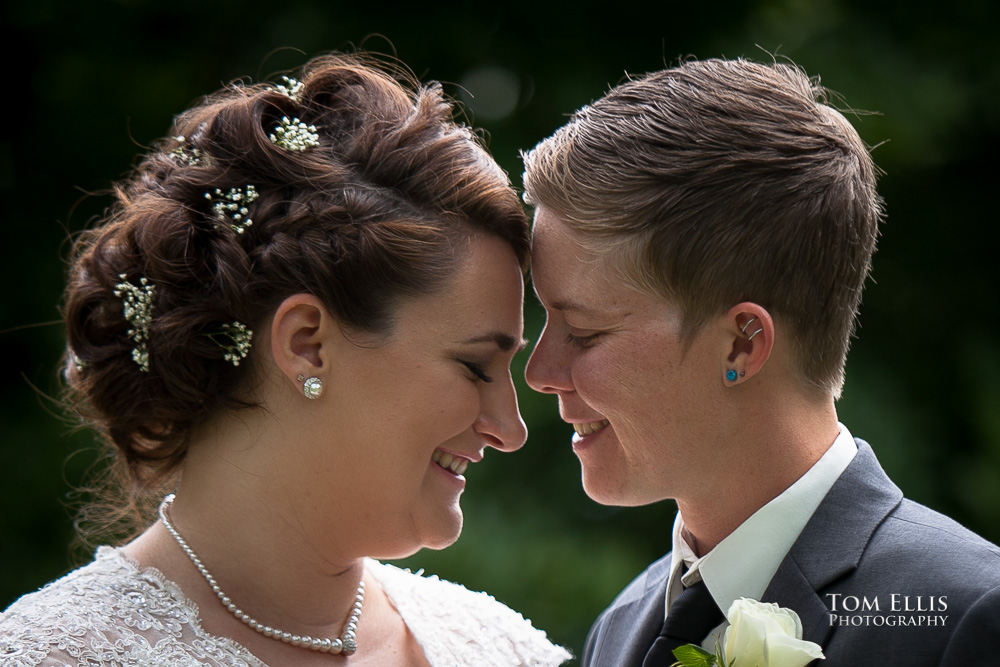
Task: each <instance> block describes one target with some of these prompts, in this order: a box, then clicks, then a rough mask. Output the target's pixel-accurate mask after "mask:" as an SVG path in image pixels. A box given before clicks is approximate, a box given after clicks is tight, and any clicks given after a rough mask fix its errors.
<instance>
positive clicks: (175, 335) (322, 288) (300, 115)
mask: <svg viewBox="0 0 1000 667" xmlns="http://www.w3.org/2000/svg"><path fill="white" fill-rule="evenodd" d="M300 78H301V81H300V82H299V83H300V84H301V87H300V88H299V87H298V86H297V85H296V82H295V81H294V80H291V81H286V83H287V86H279V85H269V84H255V85H249V84H233V85H231V86H228V87H226V88H225V89H223V90H221V91H220V92H218V93H216V94H214V95H212V96H210V97H207V98H205V100H204V101H203V102H202V103H201V104H199V105H198V106H196V107H194V108H192V109H190V110H188V111H186V112H185V113H183V114H181V115H179V116H178V117H177V118H176V119H175V121H174V124H173V127H172V129H171V131H170V135H169V136H168V137H167V138H166V139H164V140H162V141H160V142H159V143H158V144H157V146H156V147H154V149H153V150H151V151H149V152H148V154H146V155H145V156H144V157H142V159H141V161H140V162H139V163H138V165H137V166H136V168H135V169H134V170H133V172H132V173H131V174H130V175H129V176H128V177H127V178H126V179H125V180H124V181H123V182H121V183H119V184H118V185H117V186H116V191H115V193H116V203H115V205H114V207H113V209H112V210H111V211H110V213H109V214H108V215H107V217H106V219H104V220H102V221H101V222H100V223H99V224H98V225H96V226H95V227H94V228H92V229H89V230H88V231H85V232H84V233H83V234H82V235H81V236H80V237H79V239H78V241H77V242H76V244H75V248H74V253H73V259H72V264H71V266H70V269H69V275H68V284H67V288H66V293H65V307H64V310H65V323H66V330H67V337H68V354H67V362H66V364H65V369H64V375H65V378H66V383H67V389H68V391H67V393H68V400H69V403H70V405H71V406H72V407H73V409H75V410H76V411H77V412H78V413H79V414H80V415H82V416H83V418H84V419H85V420H86V421H87V422H89V423H90V425H92V426H93V427H95V428H96V429H97V430H98V431H99V432H100V433H101V434H103V435H104V436H106V439H107V440H108V441H109V442H110V443H112V444H113V446H114V448H115V449H116V450H117V454H118V456H119V459H120V461H121V462H122V464H123V465H124V469H126V470H127V474H126V475H125V476H124V478H125V479H127V480H130V481H131V482H133V483H134V484H136V486H137V487H139V488H143V487H152V486H155V485H156V484H163V483H164V481H165V480H168V479H169V478H170V476H171V474H172V473H174V472H176V470H177V469H178V467H179V464H180V462H181V461H182V460H183V457H184V455H185V453H186V451H187V446H188V442H189V439H190V434H191V432H192V429H194V428H196V427H197V426H198V425H200V424H201V423H203V422H205V421H206V420H207V419H208V418H209V417H211V416H212V415H214V414H216V413H217V412H218V411H220V410H230V409H239V408H244V407H249V406H250V403H248V399H247V398H246V397H247V396H248V393H247V391H246V389H247V385H248V383H249V382H250V381H251V380H250V378H251V377H252V376H251V375H250V373H251V370H252V369H251V368H250V367H252V364H250V363H247V364H241V365H238V366H234V365H233V364H232V363H229V362H227V361H226V360H225V359H224V358H223V357H224V354H225V353H226V351H225V350H224V349H223V348H222V347H220V345H219V344H218V335H217V334H213V332H218V331H219V330H220V327H222V326H223V325H225V324H226V323H230V322H241V323H245V324H246V325H247V326H249V327H250V328H251V329H256V330H258V331H266V330H267V329H269V327H270V318H271V317H272V316H273V313H274V310H275V308H276V307H277V306H278V304H280V303H281V301H283V300H284V299H285V298H287V297H288V296H290V295H292V294H296V293H309V294H313V295H315V296H316V297H317V298H319V299H320V300H321V301H322V302H323V304H324V305H325V306H326V307H327V308H329V310H330V312H331V313H332V314H333V315H334V316H335V317H336V318H337V320H338V322H339V323H340V324H341V326H343V327H345V328H346V329H347V330H352V331H356V332H361V333H373V334H388V333H391V331H392V328H393V321H394V320H393V317H394V313H395V309H396V307H397V306H398V304H399V303H400V302H401V301H403V300H405V299H408V298H413V297H416V296H419V295H425V294H429V293H433V292H434V291H435V290H438V289H440V288H442V287H443V286H444V284H445V281H446V280H447V279H448V278H449V277H451V276H453V275H454V272H455V271H456V269H457V267H458V266H459V265H460V263H461V262H462V260H463V258H465V257H466V256H467V255H468V251H469V247H470V246H469V243H470V239H471V238H472V237H474V236H475V235H489V236H494V237H498V238H500V239H502V240H504V241H506V242H507V243H508V244H509V246H510V247H511V249H512V250H513V252H514V253H515V255H516V257H517V259H518V260H519V262H520V264H521V266H522V269H526V267H527V263H528V243H529V241H528V221H527V219H526V217H525V215H524V210H523V207H522V204H521V202H520V200H519V199H518V197H517V195H516V193H515V192H514V191H513V190H512V189H511V187H510V185H509V179H508V178H507V175H506V174H505V173H504V172H503V171H502V170H501V169H500V168H499V167H498V165H497V164H496V163H495V162H494V161H493V159H492V158H491V157H490V156H489V155H488V154H487V152H486V151H485V149H484V148H483V147H482V145H481V143H480V141H479V140H478V138H477V137H476V136H475V135H474V134H473V133H472V132H471V131H470V130H469V129H468V128H466V127H464V126H462V125H460V124H458V123H456V122H455V121H454V120H453V107H452V105H451V103H450V101H449V100H448V99H447V98H446V97H445V96H444V94H443V93H442V90H441V88H440V86H439V85H437V84H431V85H426V86H421V85H419V84H418V83H417V82H416V81H414V80H413V79H412V77H410V76H409V75H407V74H405V73H403V72H402V70H401V68H399V67H396V66H394V65H392V64H391V63H388V62H384V61H380V60H376V59H374V58H373V57H371V56H363V55H331V56H323V57H320V58H317V59H314V60H312V61H310V62H309V63H308V64H307V65H306V66H305V67H304V69H303V71H302V73H301V75H300ZM283 117H287V118H289V119H293V118H294V119H298V120H299V122H301V123H303V124H306V125H312V126H315V133H316V134H317V135H318V138H317V141H318V144H317V145H311V146H308V147H307V148H306V149H305V150H289V149H288V148H287V147H282V146H280V145H278V144H276V143H275V142H274V141H273V140H272V139H271V138H270V135H271V134H273V133H274V132H275V131H276V128H277V127H278V126H279V124H280V123H281V119H282V118H283ZM247 185H253V186H254V187H255V189H256V192H257V193H258V198H257V199H256V200H255V201H253V202H252V203H249V204H248V213H247V217H249V218H250V219H251V220H252V224H251V225H248V226H244V227H243V230H242V232H241V233H237V232H236V231H235V230H234V229H231V228H230V226H229V225H228V224H220V223H219V220H218V218H217V217H216V216H215V214H214V212H213V209H212V200H211V199H209V198H207V197H206V195H208V196H211V193H214V192H215V191H216V189H219V190H220V191H222V192H226V191H229V190H230V189H231V188H245V187H246V186H247ZM144 278H145V279H147V280H148V281H149V283H150V284H152V285H155V295H154V297H153V300H152V304H151V305H152V313H153V317H152V319H151V322H150V324H149V330H148V335H147V336H146V346H147V348H148V369H146V370H144V369H142V368H140V366H139V365H137V363H136V362H135V360H134V359H133V357H132V356H131V352H132V350H133V348H134V346H135V343H134V341H133V340H132V339H131V338H130V336H129V329H130V328H131V323H130V322H129V321H128V320H127V319H126V317H123V302H122V298H120V297H119V296H116V293H115V292H116V285H120V284H121V282H122V280H123V279H124V280H128V281H129V282H130V283H131V284H133V285H139V284H140V281H141V280H142V279H144ZM254 354H255V352H254V351H253V350H251V352H250V358H249V361H251V362H252V361H253V355H254Z"/></svg>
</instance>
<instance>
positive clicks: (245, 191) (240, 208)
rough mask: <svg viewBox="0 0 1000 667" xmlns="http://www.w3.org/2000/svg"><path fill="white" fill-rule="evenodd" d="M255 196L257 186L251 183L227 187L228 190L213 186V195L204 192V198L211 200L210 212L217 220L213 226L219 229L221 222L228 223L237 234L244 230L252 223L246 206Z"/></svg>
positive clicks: (254, 199)
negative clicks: (238, 186)
mask: <svg viewBox="0 0 1000 667" xmlns="http://www.w3.org/2000/svg"><path fill="white" fill-rule="evenodd" d="M257 196H258V195H257V188H255V187H254V186H252V185H248V186H246V187H245V188H229V192H223V191H222V190H220V189H219V188H215V194H214V195H213V194H212V193H210V192H206V193H205V199H207V200H209V201H210V202H212V212H213V213H214V214H215V218H216V220H218V221H219V222H217V223H216V224H215V228H216V229H219V228H220V227H221V226H222V224H221V223H228V224H229V228H230V229H232V230H233V231H234V232H236V233H237V234H242V233H243V232H244V231H246V228H247V227H249V226H250V225H252V224H253V220H251V219H250V216H249V213H250V210H249V209H248V208H247V206H248V205H250V204H252V203H253V202H254V201H256V199H257Z"/></svg>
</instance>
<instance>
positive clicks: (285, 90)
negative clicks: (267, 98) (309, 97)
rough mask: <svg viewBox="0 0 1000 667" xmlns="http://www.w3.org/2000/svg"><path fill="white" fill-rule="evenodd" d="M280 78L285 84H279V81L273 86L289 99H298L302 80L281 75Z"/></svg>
mask: <svg viewBox="0 0 1000 667" xmlns="http://www.w3.org/2000/svg"><path fill="white" fill-rule="evenodd" d="M281 80H282V81H284V82H285V84H287V85H284V86H283V85H281V84H280V83H279V84H278V85H276V86H275V87H274V89H275V90H277V91H278V92H279V93H281V94H282V95H285V96H286V97H288V98H289V99H292V100H295V101H296V102H298V101H299V93H301V92H302V82H301V81H299V80H298V79H293V78H291V77H287V76H283V77H281Z"/></svg>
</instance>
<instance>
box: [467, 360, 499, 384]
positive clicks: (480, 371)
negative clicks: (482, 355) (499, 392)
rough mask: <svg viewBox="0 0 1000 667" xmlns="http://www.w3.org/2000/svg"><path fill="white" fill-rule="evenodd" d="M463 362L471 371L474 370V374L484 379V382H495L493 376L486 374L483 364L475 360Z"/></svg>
mask: <svg viewBox="0 0 1000 667" xmlns="http://www.w3.org/2000/svg"><path fill="white" fill-rule="evenodd" d="M460 361H462V360H460ZM462 364H463V365H464V366H465V367H466V368H468V369H469V370H470V371H472V374H473V375H475V376H476V377H477V378H478V379H480V380H482V381H483V382H493V378H492V377H491V376H489V375H487V374H486V370H485V369H484V368H483V366H482V364H479V363H476V362H474V361H462Z"/></svg>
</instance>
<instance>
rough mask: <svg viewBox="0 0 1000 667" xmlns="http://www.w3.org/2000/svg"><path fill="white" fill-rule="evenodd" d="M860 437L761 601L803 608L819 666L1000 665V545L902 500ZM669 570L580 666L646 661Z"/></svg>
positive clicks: (605, 619)
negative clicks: (855, 451) (820, 656)
mask: <svg viewBox="0 0 1000 667" xmlns="http://www.w3.org/2000/svg"><path fill="white" fill-rule="evenodd" d="M857 444H858V455H857V456H856V457H855V458H854V460H853V461H852V462H851V464H850V465H849V466H848V467H847V469H846V470H845V471H844V472H843V474H842V475H841V476H840V478H839V479H838V480H837V482H836V483H835V484H834V485H833V488H831V489H830V492H829V493H828V494H827V496H826V498H824V500H823V502H822V503H821V504H820V506H819V507H818V508H817V509H816V512H815V513H814V514H813V516H812V518H811V519H810V520H809V522H808V523H807V524H806V527H805V529H803V531H802V534H801V535H799V538H798V540H796V542H795V544H794V545H793V546H792V548H791V550H790V551H789V552H788V554H787V555H786V556H785V558H784V560H783V561H782V563H781V566H780V567H779V568H778V571H777V572H776V573H775V575H774V577H773V578H772V579H771V583H770V584H769V585H768V587H767V590H766V591H765V592H764V595H763V601H764V602H774V603H777V604H779V605H781V606H782V607H788V608H791V609H794V610H795V611H796V612H797V613H798V615H799V617H800V618H801V619H802V627H803V638H804V639H807V640H809V641H812V642H816V643H817V644H819V645H820V646H822V647H823V652H824V654H825V655H826V660H823V661H817V662H816V663H815V664H817V665H821V667H836V666H841V665H843V666H845V667H846V666H848V665H849V666H851V667H858V666H865V665H900V666H901V667H915V666H920V665H927V666H930V665H944V666H948V667H951V666H954V667H958V666H959V665H961V666H963V667H967V666H969V665H993V666H996V665H1000V548H998V547H997V546H996V545H993V544H990V543H989V542H987V541H986V540H984V539H983V538H981V537H979V536H978V535H976V534H975V533H972V532H971V531H969V530H966V529H965V528H963V527H962V526H961V525H959V524H958V523H956V522H955V521H952V520H951V519H949V518H948V517H946V516H943V515H941V514H938V513H937V512H934V511H933V510H930V509H928V508H926V507H924V506H922V505H919V504H917V503H914V502H912V501H909V500H906V499H904V498H903V494H902V492H901V491H900V490H899V488H898V487H897V486H896V485H895V484H893V483H892V481H891V480H890V479H889V478H888V477H887V476H886V474H885V472H884V471H883V470H882V467H881V466H880V465H879V463H878V460H877V459H876V458H875V454H874V453H873V452H872V450H871V447H869V446H868V444H867V443H866V442H864V441H862V440H857ZM669 570H670V554H667V555H666V556H664V557H663V558H661V559H660V560H658V561H656V562H655V563H653V564H652V565H650V566H649V567H648V568H647V569H646V571H645V572H643V573H642V574H640V575H639V576H638V577H636V578H635V579H634V580H633V581H632V583H630V584H629V585H628V586H627V587H626V588H625V590H623V591H622V592H621V593H620V594H619V596H618V597H617V598H616V599H615V601H614V602H612V603H611V606H609V607H608V608H607V609H606V610H605V611H604V612H603V613H602V614H601V616H600V617H599V618H598V619H597V621H596V622H595V623H594V626H593V627H592V628H591V630H590V634H589V635H588V636H587V642H586V645H585V646H584V651H583V656H582V664H583V665H584V666H591V667H640V666H641V665H642V661H643V658H644V657H645V655H646V651H647V650H648V649H649V646H650V645H651V644H652V643H653V640H654V639H655V638H656V636H657V634H659V631H660V628H661V627H662V625H663V616H664V610H663V605H664V598H665V595H666V587H667V578H668V576H669V574H670V572H669ZM723 611H725V610H723ZM942 617H944V618H943V619H942ZM932 618H933V619H934V620H931V619H932Z"/></svg>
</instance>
